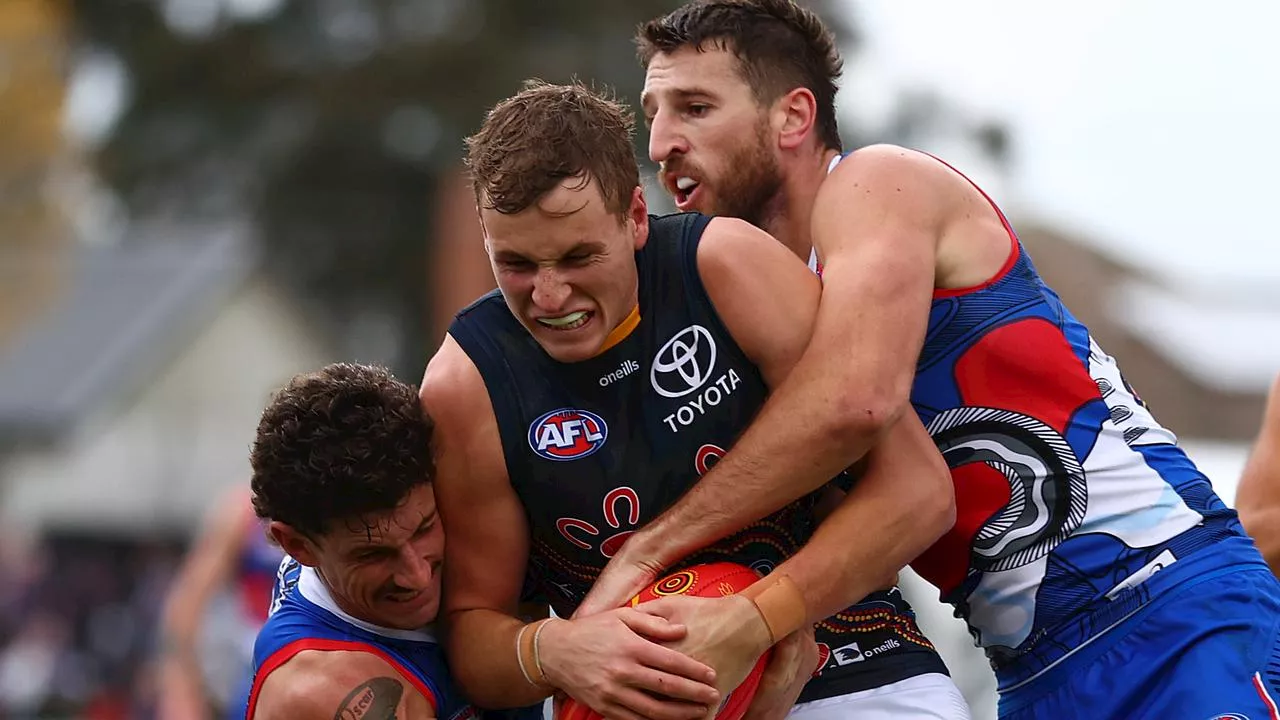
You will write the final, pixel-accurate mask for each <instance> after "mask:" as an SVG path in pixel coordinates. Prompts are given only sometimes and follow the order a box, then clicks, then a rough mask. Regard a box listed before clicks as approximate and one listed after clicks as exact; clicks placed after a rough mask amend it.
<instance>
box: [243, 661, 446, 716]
mask: <svg viewBox="0 0 1280 720" xmlns="http://www.w3.org/2000/svg"><path fill="white" fill-rule="evenodd" d="M427 692H428V693H430V690H428V691H427ZM435 717H436V707H435V698H428V697H426V696H424V695H423V693H422V692H421V691H420V690H418V688H417V687H415V683H413V682H412V681H410V680H409V679H408V678H406V677H404V676H403V675H401V674H400V672H399V671H398V670H396V668H394V667H392V665H391V664H390V663H388V662H387V661H386V660H383V659H382V658H380V657H378V656H376V655H373V654H372V653H367V652H360V651H346V650H335V651H319V650H304V651H302V652H300V653H298V654H297V655H295V656H294V657H292V658H290V659H289V661H288V662H286V663H285V664H283V665H281V666H280V667H278V668H276V669H275V670H274V671H273V672H272V673H271V674H270V675H268V676H267V678H266V680H263V681H262V687H261V688H260V689H259V691H258V697H257V702H256V703H255V705H254V710H253V716H252V717H251V718H249V720H334V718H360V719H361V720H432V718H435Z"/></svg>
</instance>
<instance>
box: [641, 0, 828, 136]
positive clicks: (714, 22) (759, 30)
mask: <svg viewBox="0 0 1280 720" xmlns="http://www.w3.org/2000/svg"><path fill="white" fill-rule="evenodd" d="M708 46H711V47H716V48H720V49H723V50H728V51H730V52H732V53H733V54H734V55H735V56H736V57H737V59H738V65H739V69H740V71H741V72H742V77H743V79H744V80H745V81H746V82H747V85H748V86H750V87H751V90H752V92H753V93H754V95H755V96H756V99H757V100H758V101H759V102H760V104H762V105H767V104H769V103H772V102H773V101H775V100H777V99H778V98H780V97H782V96H783V95H784V94H786V93H788V92H790V91H792V90H794V89H795V88H797V87H804V88H808V89H809V91H810V92H812V93H813V96H814V98H815V99H816V100H817V103H818V116H817V123H816V125H817V129H818V139H819V140H821V141H822V143H823V145H825V146H827V147H829V148H833V149H836V150H840V149H842V144H841V142H840V129H839V127H838V125H837V123H836V109H835V103H836V89H837V86H836V81H837V80H838V79H839V78H840V74H841V72H843V67H844V61H843V60H841V58H840V51H839V50H838V49H837V47H836V41H835V35H834V34H833V33H832V32H831V30H830V29H828V27H827V26H826V24H825V23H823V21H822V18H820V17H818V16H817V14H816V13H814V12H813V11H812V10H809V9H807V8H804V7H801V6H800V5H798V4H796V3H795V2H794V0H694V2H690V3H688V4H686V5H683V6H681V7H680V8H678V9H676V10H673V11H672V12H670V13H668V14H666V15H664V16H662V17H660V18H657V19H655V20H650V21H649V22H646V23H643V24H641V25H640V27H639V29H638V31H637V32H636V48H637V52H638V54H639V57H640V62H641V64H642V65H644V67H645V68H646V69H647V68H648V67H649V62H650V61H651V60H653V56H654V55H656V54H658V53H670V52H674V51H676V50H679V49H681V48H685V47H691V48H694V49H696V50H698V51H699V52H702V51H704V50H706V49H707V47H708Z"/></svg>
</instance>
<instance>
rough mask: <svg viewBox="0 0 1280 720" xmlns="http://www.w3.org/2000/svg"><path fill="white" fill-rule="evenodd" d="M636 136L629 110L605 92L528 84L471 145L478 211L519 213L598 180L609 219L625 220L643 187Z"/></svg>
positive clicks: (491, 116) (492, 115)
mask: <svg viewBox="0 0 1280 720" xmlns="http://www.w3.org/2000/svg"><path fill="white" fill-rule="evenodd" d="M634 131H635V118H634V117H633V116H632V114H631V112H630V110H628V109H627V107H626V105H624V104H622V103H621V102H618V101H617V100H615V99H613V98H611V97H608V96H606V95H605V94H603V93H602V92H599V91H596V90H593V89H590V88H587V87H584V86H583V85H581V84H579V83H577V82H575V83H573V84H570V85H551V84H548V83H545V82H542V81H540V80H527V81H525V83H524V85H523V87H522V89H521V90H520V92H519V93H517V94H516V95H514V96H512V97H510V98H507V99H506V100H503V101H502V102H500V103H498V104H497V105H495V106H493V109H491V110H490V111H489V112H488V114H487V115H486V116H485V119H484V123H483V124H482V125H481V126H480V130H479V131H477V132H476V134H474V135H472V136H471V137H468V138H467V139H466V146H467V158H466V164H467V168H468V169H469V170H470V172H471V179H472V187H473V189H474V190H475V194H476V203H477V205H479V206H480V207H483V208H486V209H491V210H496V211H498V212H500V213H503V214H514V213H518V212H520V211H522V210H524V209H525V208H528V207H529V206H531V205H533V204H534V203H536V202H537V201H538V199H539V198H541V197H542V196H543V195H545V194H547V193H548V192H550V191H551V190H552V189H554V188H555V187H556V186H557V185H559V184H560V183H561V182H563V181H564V180H565V179H566V178H574V177H576V178H580V179H581V180H582V187H585V186H586V185H587V184H588V183H590V182H591V180H593V179H594V180H595V181H596V182H597V183H598V184H599V186H600V192H601V194H602V196H603V197H604V201H605V207H606V208H607V209H608V210H609V212H611V213H614V214H617V215H623V214H625V213H626V212H627V209H628V208H629V207H630V206H631V196H632V193H633V191H634V190H635V188H636V187H637V186H639V185H640V166H639V164H638V163H637V162H636V155H635V148H634V146H633V145H632V143H631V139H632V135H633V133H634Z"/></svg>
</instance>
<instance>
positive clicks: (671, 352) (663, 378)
mask: <svg viewBox="0 0 1280 720" xmlns="http://www.w3.org/2000/svg"><path fill="white" fill-rule="evenodd" d="M715 367H716V341H715V338H713V337H712V336H711V331H710V330H708V329H706V328H704V327H702V326H701V325H690V326H689V327H687V328H685V329H683V330H681V331H680V332H678V333H676V334H675V335H673V336H672V337H671V339H670V340H668V341H667V344H666V345H663V346H662V349H661V350H659V351H658V354H657V355H654V356H653V365H652V366H650V368H649V382H651V383H652V384H653V389H654V390H656V391H657V393H658V394H659V395H661V396H663V397H669V398H678V397H684V396H685V395H688V394H689V393H691V392H693V391H695V390H697V389H698V388H700V387H702V386H703V385H705V384H707V381H708V380H710V379H711V373H712V372H713V371H714V369H715Z"/></svg>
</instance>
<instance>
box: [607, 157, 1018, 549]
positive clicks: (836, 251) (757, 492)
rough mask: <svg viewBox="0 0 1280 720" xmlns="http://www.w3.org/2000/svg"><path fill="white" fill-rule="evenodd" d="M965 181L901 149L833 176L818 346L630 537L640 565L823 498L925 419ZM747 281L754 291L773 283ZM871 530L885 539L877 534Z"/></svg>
mask: <svg viewBox="0 0 1280 720" xmlns="http://www.w3.org/2000/svg"><path fill="white" fill-rule="evenodd" d="M956 182H963V180H960V179H959V178H958V176H955V175H954V174H953V173H951V172H950V171H949V170H947V169H946V168H945V167H944V166H942V165H940V164H939V163H937V162H936V161H934V160H932V159H930V158H927V157H924V156H919V155H917V154H914V153H909V152H908V151H905V150H901V149H889V148H869V149H866V150H862V151H859V152H858V153H855V154H854V155H853V156H852V157H850V158H849V159H847V160H845V161H844V162H842V163H841V164H840V165H839V166H838V167H837V168H836V170H835V171H834V172H833V173H832V175H831V176H830V177H829V178H828V179H827V181H826V182H825V183H824V184H823V186H822V189H821V191H820V193H819V195H818V198H817V201H816V203H815V207H814V210H813V219H812V233H813V240H814V244H815V246H816V247H817V248H818V250H819V252H820V254H821V255H822V257H823V261H824V265H825V267H824V274H823V283H822V295H821V302H820V305H819V307H818V311H817V317H816V321H815V323H814V329H813V337H812V340H811V341H810V343H809V345H808V346H807V348H806V349H805V350H804V352H803V355H802V356H801V357H800V360H799V362H798V363H797V364H796V365H795V368H794V370H793V371H792V372H791V373H790V374H789V375H787V377H786V379H785V380H784V381H783V382H782V383H781V384H780V385H779V386H778V387H777V389H776V390H775V392H774V393H773V395H772V396H771V397H770V399H769V401H768V402H766V403H765V406H764V408H763V409H762V410H761V412H760V414H759V416H758V417H757V418H756V420H755V421H754V422H753V423H752V424H751V426H750V427H749V428H748V429H747V430H746V432H744V433H743V435H742V437H741V438H740V439H739V440H738V441H737V442H736V443H735V444H734V446H733V447H732V448H731V449H730V450H729V452H728V453H727V454H726V455H725V456H724V457H723V458H721V460H720V461H719V462H718V463H717V464H716V466H715V467H714V468H712V469H711V471H710V472H708V473H707V474H706V475H705V476H704V477H703V478H702V479H701V480H700V481H699V482H698V484H697V485H695V486H694V487H693V488H692V489H691V490H690V491H689V492H688V493H686V494H685V495H684V497H682V498H681V499H680V500H679V501H678V502H677V503H676V504H675V505H673V506H672V507H671V508H669V509H668V511H667V512H666V513H664V514H663V515H662V516H660V517H659V518H657V519H656V520H655V521H654V522H653V523H651V524H650V525H649V526H648V527H646V528H645V530H644V531H643V532H642V533H639V534H637V536H635V537H634V538H633V540H632V541H631V542H634V543H636V546H635V547H634V548H632V553H633V556H643V557H644V560H645V562H648V563H653V564H655V565H667V564H670V563H671V562H674V561H675V560H677V559H678V558H680V557H683V556H684V555H685V554H687V553H688V552H689V551H690V550H692V549H695V548H699V547H702V546H704V545H706V544H707V543H709V542H713V541H715V540H716V539H718V538H721V537H724V536H725V535H728V534H730V533H732V532H734V531H736V530H738V529H740V528H742V527H744V526H745V525H747V524H748V523H750V522H752V521H754V520H756V519H758V518H760V517H763V516H765V515H767V514H769V513H771V512H774V511H776V510H777V509H779V508H781V507H783V506H784V505H786V504H787V503H788V502H791V501H792V500H795V499H796V498H799V497H801V496H803V495H804V494H806V493H808V492H810V491H812V490H814V489H817V488H818V487H820V486H821V485H822V484H823V483H825V482H826V481H827V480H828V479H830V478H831V477H833V476H834V475H836V474H837V473H839V472H840V471H841V470H843V469H844V468H846V467H849V466H850V465H852V464H853V463H854V462H856V461H857V460H858V459H860V458H861V457H863V455H865V454H866V453H867V451H868V450H869V449H870V448H871V447H872V446H873V445H875V443H876V442H878V441H879V440H880V439H881V438H883V437H885V436H886V434H887V433H888V432H890V431H891V429H893V428H895V427H896V426H897V424H898V423H899V422H900V421H904V422H908V423H914V422H918V421H915V420H913V419H912V418H910V417H904V410H907V406H908V395H909V392H910V387H911V382H912V378H913V375H914V372H915V363H916V359H917V358H918V357H919V354H920V348H921V345H922V343H923V340H924V332H925V327H926V324H927V321H928V316H929V305H930V302H931V300H932V292H933V288H934V283H935V266H936V265H937V263H938V261H939V256H938V245H939V242H940V239H941V237H942V235H943V233H944V231H945V229H946V227H947V224H948V222H949V221H951V220H952V218H953V217H954V216H955V214H956V213H957V212H960V211H962V210H968V209H969V208H968V207H967V206H965V205H964V204H963V203H962V202H960V201H956V200H953V198H952V196H953V195H961V196H962V194H960V193H957V192H956V190H955V183H956ZM988 212H990V211H989V210H988ZM1005 243H1006V245H1005V247H1006V251H1007V240H1005ZM792 262H794V260H793V261H792ZM743 271H744V272H747V271H751V272H753V273H754V274H753V275H752V276H751V277H750V279H749V282H753V283H762V282H765V279H766V277H767V276H768V275H770V274H772V273H776V270H774V269H772V268H768V269H765V268H745V267H744V269H743ZM789 276H790V274H788V277H789ZM793 282H798V280H796V281H793ZM775 292H777V291H776V290H775ZM911 414H913V413H910V411H909V410H908V411H907V413H906V415H908V416H909V415H911ZM916 430H917V429H916V428H914V427H912V428H908V429H907V431H909V432H911V433H915V432H916ZM800 449H803V451H801V450H800ZM871 477H873V478H874V475H872V476H871ZM909 484H910V483H898V485H899V487H898V489H897V490H896V491H895V492H901V491H902V489H903V487H904V486H906V485H909ZM926 484H927V483H926ZM930 487H932V486H930ZM867 492H870V491H867ZM902 506H903V503H902V501H901V499H900V500H899V505H898V507H902ZM944 509H945V508H944ZM868 510H869V509H868ZM945 515H946V513H945V512H940V513H938V517H939V519H940V520H945ZM895 522H896V521H895ZM939 532H940V531H939ZM860 533H861V536H862V537H863V538H864V539H867V540H870V539H871V538H873V537H874V536H872V535H871V532H870V528H867V529H864V530H862V531H860ZM637 540H638V542H637ZM631 542H629V543H628V545H631Z"/></svg>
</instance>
